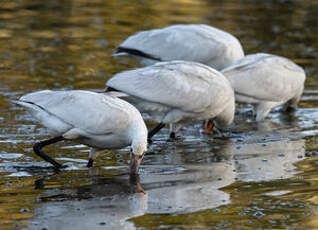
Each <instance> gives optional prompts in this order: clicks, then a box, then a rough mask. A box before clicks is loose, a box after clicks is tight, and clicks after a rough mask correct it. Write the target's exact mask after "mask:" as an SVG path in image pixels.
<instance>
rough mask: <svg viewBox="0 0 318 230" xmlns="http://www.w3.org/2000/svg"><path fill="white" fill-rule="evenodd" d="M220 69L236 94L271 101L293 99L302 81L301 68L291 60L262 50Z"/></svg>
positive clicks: (303, 74) (302, 72) (303, 75)
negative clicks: (262, 52)
mask: <svg viewBox="0 0 318 230" xmlns="http://www.w3.org/2000/svg"><path fill="white" fill-rule="evenodd" d="M221 72H222V73H223V74H224V75H225V76H226V77H227V78H228V79H229V81H230V82H231V84H232V86H233V88H234V91H235V93H237V94H242V95H244V96H250V97H252V98H255V99H258V100H266V101H274V102H279V101H286V100H289V99H290V98H292V97H293V96H294V95H295V93H297V92H298V91H299V89H300V88H301V87H302V86H303V84H304V81H305V73H304V70H303V69H302V68H301V67H299V66H298V65H296V64H295V63H293V62H292V61H290V60H288V59H286V58H283V57H279V56H276V55H269V54H261V53H260V54H253V55H248V56H246V57H244V58H243V59H242V60H240V61H238V62H236V63H235V64H234V65H233V66H230V67H228V68H226V69H224V70H222V71H221Z"/></svg>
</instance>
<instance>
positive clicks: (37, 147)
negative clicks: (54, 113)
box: [33, 136, 64, 169]
mask: <svg viewBox="0 0 318 230" xmlns="http://www.w3.org/2000/svg"><path fill="white" fill-rule="evenodd" d="M63 140H64V138H63V137H62V136H59V137H54V138H51V139H48V140H44V141H40V142H37V143H35V145H33V150H34V152H35V153H36V155H38V156H39V157H41V158H42V159H43V160H45V161H47V162H49V163H51V164H52V165H53V166H54V167H55V168H56V169H60V168H62V167H63V166H62V165H61V164H60V163H57V162H56V161H55V160H54V159H52V158H51V157H49V156H48V155H46V154H45V153H44V152H42V151H41V149H42V148H43V147H44V146H46V145H50V144H54V143H57V142H59V141H63Z"/></svg>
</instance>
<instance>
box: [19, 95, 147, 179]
mask: <svg viewBox="0 0 318 230" xmlns="http://www.w3.org/2000/svg"><path fill="white" fill-rule="evenodd" d="M115 94H116V93H94V92H89V91H83V90H71V91H50V90H44V91H39V92H34V93H30V94H27V95H24V96H22V97H21V98H20V100H19V101H15V103H16V104H19V105H21V106H22V107H24V108H25V109H26V110H27V111H29V112H30V113H31V114H32V115H33V116H34V117H35V118H36V119H37V120H38V121H39V123H40V124H41V125H43V126H45V127H46V128H47V129H48V131H49V132H50V134H51V135H52V136H53V138H51V139H48V140H44V141H41V142H38V143H36V144H35V145H34V146H33V149H34V152H35V153H36V154H37V155H38V156H40V157H41V158H42V159H44V160H45V161H47V162H49V163H51V164H52V165H53V166H54V167H55V168H56V169H60V168H62V167H63V165H61V164H60V163H58V162H56V161H55V160H54V159H52V158H51V157H49V156H48V155H46V154H45V153H43V151H42V148H43V147H44V146H46V145H49V144H53V143H57V142H59V141H62V140H72V141H75V142H78V143H81V144H85V145H88V146H90V147H91V151H90V154H89V157H90V159H89V162H88V164H87V166H88V167H91V166H92V165H93V161H94V160H95V158H96V157H97V156H98V152H99V151H100V150H102V149H117V148H122V147H125V146H129V145H130V146H131V150H132V151H131V161H130V174H131V175H136V174H138V170H139V166H140V164H141V161H142V158H143V156H144V154H145V152H146V150H147V127H146V125H145V123H144V121H143V119H142V117H141V114H140V113H139V111H138V110H137V109H136V108H135V107H134V106H133V105H131V104H129V103H128V102H126V101H124V100H121V99H119V98H117V97H116V96H115Z"/></svg>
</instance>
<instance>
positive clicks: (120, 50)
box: [112, 46, 162, 61]
mask: <svg viewBox="0 0 318 230" xmlns="http://www.w3.org/2000/svg"><path fill="white" fill-rule="evenodd" d="M130 55H134V56H139V57H143V58H148V59H151V60H155V61H162V60H161V58H160V57H157V56H155V55H152V54H148V53H145V52H143V51H141V50H137V49H133V48H127V47H121V46H119V47H117V48H116V52H115V53H114V54H113V55H112V56H113V57H121V56H130Z"/></svg>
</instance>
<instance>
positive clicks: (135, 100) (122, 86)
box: [106, 61, 235, 139]
mask: <svg viewBox="0 0 318 230" xmlns="http://www.w3.org/2000/svg"><path fill="white" fill-rule="evenodd" d="M106 85H107V86H108V87H109V88H108V91H112V90H115V91H120V92H123V93H126V94H128V95H130V96H129V97H126V98H123V99H125V100H127V101H128V102H130V103H132V104H133V105H135V106H136V107H137V109H139V111H140V112H142V113H147V114H149V115H150V116H151V118H152V120H154V121H156V122H159V125H158V126H157V127H156V128H155V129H153V130H152V131H150V132H149V133H148V138H149V139H150V138H151V137H152V136H153V135H154V134H155V133H156V132H158V131H159V130H160V129H161V128H162V127H164V125H165V124H172V125H171V126H170V136H171V137H174V135H175V132H177V131H178V129H179V128H180V127H181V126H182V125H183V124H187V123H191V122H192V121H199V120H209V119H212V118H214V119H215V121H216V127H217V128H224V127H227V126H228V125H230V124H231V123H232V121H233V117H234V110H235V102H234V92H233V89H232V87H231V85H230V83H229V81H228V80H227V79H226V78H225V77H224V76H223V75H222V74H221V73H220V72H219V71H217V70H214V69H212V68H211V67H209V66H206V65H202V64H200V63H195V62H187V61H171V62H160V63H157V64H155V65H152V66H148V67H144V68H139V69H135V70H130V71H124V72H121V73H118V74H116V75H115V76H114V77H112V78H111V79H110V80H109V81H108V82H107V83H106ZM208 124H209V125H210V124H211V123H208ZM212 128H213V127H210V129H212Z"/></svg>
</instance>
